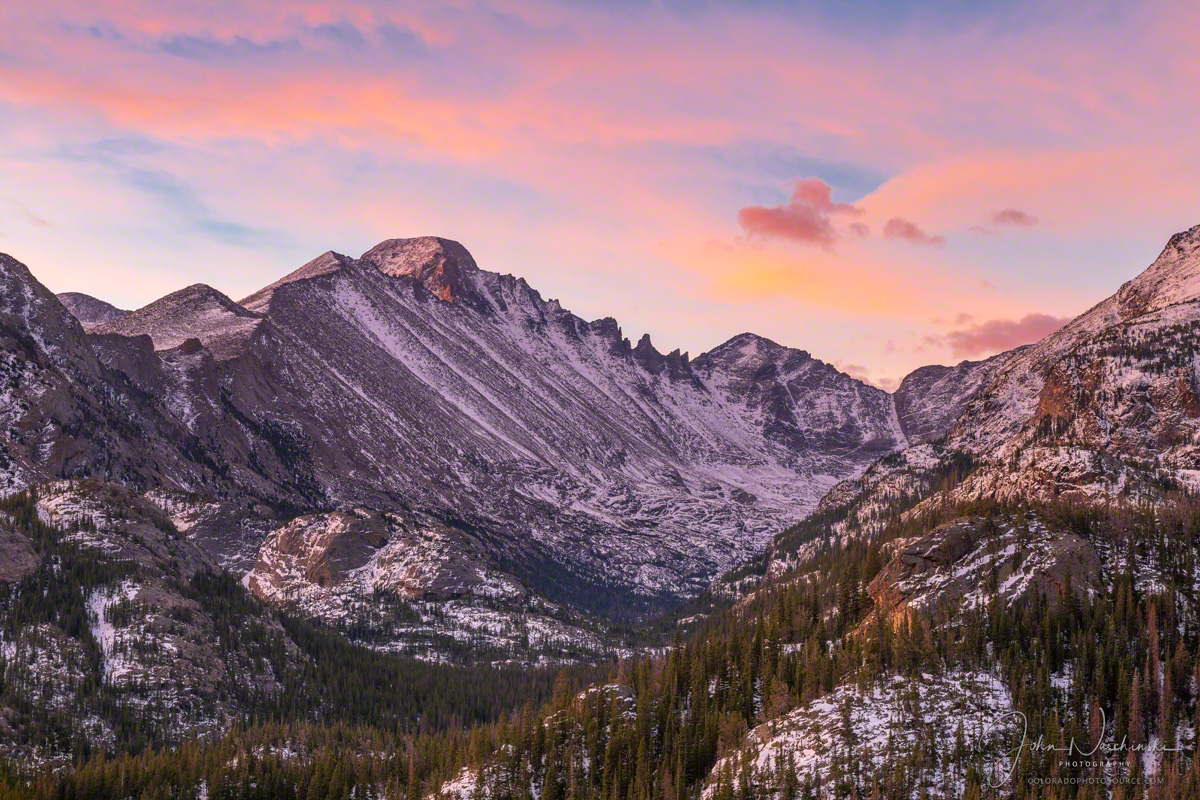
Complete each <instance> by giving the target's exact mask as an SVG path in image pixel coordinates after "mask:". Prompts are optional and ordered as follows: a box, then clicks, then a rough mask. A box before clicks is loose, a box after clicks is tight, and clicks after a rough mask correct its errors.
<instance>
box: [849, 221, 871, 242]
mask: <svg viewBox="0 0 1200 800" xmlns="http://www.w3.org/2000/svg"><path fill="white" fill-rule="evenodd" d="M847 230H849V231H850V233H852V234H854V235H855V236H857V237H858V238H860V239H865V238H867V237H868V236H870V235H871V229H870V228H868V227H867V226H866V225H864V224H863V223H861V222H851V223H850V224H849V225H848V226H847Z"/></svg>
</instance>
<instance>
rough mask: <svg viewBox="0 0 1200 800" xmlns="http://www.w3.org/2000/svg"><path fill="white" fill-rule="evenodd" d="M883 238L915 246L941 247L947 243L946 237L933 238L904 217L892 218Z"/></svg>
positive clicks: (884, 228)
mask: <svg viewBox="0 0 1200 800" xmlns="http://www.w3.org/2000/svg"><path fill="white" fill-rule="evenodd" d="M883 238H885V239H903V240H905V241H907V242H912V243H913V244H923V245H929V246H932V247H940V246H941V245H943V244H945V243H946V239H945V237H942V236H933V235H931V234H928V233H926V232H925V231H924V230H922V229H921V228H920V226H918V225H917V224H916V223H915V222H909V221H908V220H906V219H904V218H902V217H892V218H891V219H889V220H888V221H887V224H886V225H884V226H883Z"/></svg>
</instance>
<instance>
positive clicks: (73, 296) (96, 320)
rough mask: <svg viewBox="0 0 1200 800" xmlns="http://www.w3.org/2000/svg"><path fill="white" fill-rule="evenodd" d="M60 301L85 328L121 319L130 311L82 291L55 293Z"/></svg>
mask: <svg viewBox="0 0 1200 800" xmlns="http://www.w3.org/2000/svg"><path fill="white" fill-rule="evenodd" d="M55 296H56V297H57V298H58V301H59V302H60V303H62V304H63V305H64V306H66V309H67V311H70V312H71V314H72V315H73V316H74V317H75V319H77V320H79V324H80V325H82V326H83V327H84V330H91V329H92V328H94V327H95V326H97V325H101V324H103V323H105V322H112V321H113V320H117V319H120V318H121V317H123V316H125V315H126V314H128V313H129V312H128V311H126V310H124V309H121V308H117V307H116V306H114V305H112V304H111V303H106V302H104V301H103V300H100V299H97V298H95V297H92V296H91V295H87V294H83V293H82V292H61V293H59V294H58V295H55Z"/></svg>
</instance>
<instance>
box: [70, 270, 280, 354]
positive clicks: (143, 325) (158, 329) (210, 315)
mask: <svg viewBox="0 0 1200 800" xmlns="http://www.w3.org/2000/svg"><path fill="white" fill-rule="evenodd" d="M258 319H259V317H258V316H257V315H256V314H253V313H252V312H250V311H247V310H246V309H244V308H242V307H241V306H239V305H238V304H237V303H234V302H233V301H232V300H230V299H229V298H228V297H226V296H225V295H223V294H221V293H220V292H218V291H217V290H216V289H213V288H211V287H209V286H205V285H204V284H202V283H197V284H194V285H192V286H188V287H187V288H186V289H180V290H179V291H178V292H173V293H171V294H169V295H167V296H166V297H163V298H161V299H159V300H155V301H154V302H153V303H151V304H150V305H148V306H143V307H142V308H139V309H138V310H137V311H133V312H130V313H127V314H123V315H121V316H120V317H117V318H115V319H112V320H109V321H106V322H102V323H100V324H97V325H93V326H91V327H90V328H89V329H88V330H89V332H91V333H95V334H119V335H121V336H140V335H147V336H149V337H150V339H151V341H152V342H153V343H154V349H155V350H173V349H175V348H177V347H180V346H181V345H183V344H184V342H186V341H187V340H188V339H192V338H196V337H197V335H198V334H201V335H203V337H204V344H205V347H207V348H208V350H209V351H210V352H211V353H212V354H213V357H214V358H218V359H220V358H224V357H229V356H231V355H232V354H233V353H234V352H236V348H237V345H238V343H239V342H240V341H241V339H242V337H243V335H244V334H246V333H248V332H249V331H252V330H254V328H255V326H256V325H257V323H258Z"/></svg>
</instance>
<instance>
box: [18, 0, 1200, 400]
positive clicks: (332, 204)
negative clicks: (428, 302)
mask: <svg viewBox="0 0 1200 800" xmlns="http://www.w3.org/2000/svg"><path fill="white" fill-rule="evenodd" d="M1072 6H1074V7H1072ZM1083 6H1087V8H1086V10H1084V9H1083V8H1082V7H1083ZM1197 131H1200V6H1198V5H1197V4H1194V3H1183V2H1139V3H1118V2H1114V3H1108V2H1103V1H1102V0H1101V1H1100V2H1093V3H1088V4H1070V3H1061V2H1047V3H1041V2H1034V3H1027V2H1020V0H1016V2H1005V3H999V2H994V3H993V2H953V3H951V2H898V3H889V2H882V0H874V2H847V1H845V0H825V2H818V3H810V4H797V3H790V2H783V1H782V0H780V1H779V2H770V1H769V0H768V1H767V2H749V1H748V0H744V1H743V2H732V3H721V2H715V1H714V2H705V1H704V0H699V1H698V2H682V1H679V0H669V1H668V2H637V0H609V1H608V2H595V1H593V0H566V2H549V1H545V2H543V1H539V0H511V2H498V3H476V2H439V3H422V2H411V3H407V2H383V0H351V1H350V2H343V3H335V2H328V0H312V1H311V2H310V1H308V0H299V1H290V0H279V1H278V2H269V3H268V2H260V3H251V2H236V3H235V2H222V1H221V0H86V2H85V1H84V0H42V1H41V2H36V3H33V2H28V3H27V2H17V3H6V4H3V5H2V6H0V252H7V253H10V254H11V255H13V256H14V257H16V258H18V259H19V260H21V261H23V262H24V263H26V264H27V265H29V267H30V268H31V269H32V270H33V272H34V274H35V275H36V276H37V277H38V278H39V279H40V280H42V282H43V283H45V284H46V285H47V286H49V287H50V288H51V289H53V290H54V291H82V292H87V293H89V294H93V295H95V296H97V297H100V298H102V299H105V300H108V301H110V302H113V303H115V304H117V305H119V306H122V307H126V308H135V307H138V306H140V305H143V304H145V303H147V302H150V301H151V300H153V299H155V298H157V297H159V296H161V295H163V294H166V293H168V292H170V291H173V290H175V289H178V288H181V287H183V286H186V285H188V284H191V283H197V282H203V283H208V284H210V285H212V286H214V287H216V288H217V289H219V290H221V291H223V292H225V293H226V294H228V295H230V296H232V297H233V298H235V299H237V298H240V297H243V296H245V295H248V294H250V293H251V292H252V291H254V290H255V289H257V288H259V287H260V286H263V285H265V284H267V283H270V282H271V281H273V280H274V279H275V278H277V277H279V276H281V275H283V274H286V273H287V272H290V271H291V270H293V269H295V268H296V267H298V266H300V265H301V264H303V263H304V262H306V261H308V260H309V259H311V258H313V257H315V256H317V255H319V254H320V253H322V252H324V251H326V250H329V249H333V250H336V251H338V252H343V253H347V254H350V255H358V254H360V253H362V252H363V251H365V250H367V249H369V248H370V247H371V246H372V245H374V244H375V243H377V242H378V241H381V240H383V239H386V238H392V237H402V236H418V235H437V236H444V237H448V238H452V239H456V240H458V241H461V242H462V243H463V244H465V245H466V246H467V248H468V249H470V250H471V252H472V253H473V254H474V256H475V258H476V260H477V261H478V262H479V264H480V266H481V267H483V268H484V269H489V270H493V271H497V272H505V273H513V274H516V275H520V276H523V277H525V278H526V279H527V280H528V281H529V283H530V284H531V285H532V286H534V287H535V288H537V289H539V290H540V291H541V293H542V295H543V297H546V298H557V299H559V300H560V301H561V302H562V303H563V305H564V306H565V307H567V308H569V309H571V310H572V311H574V312H575V313H577V314H579V315H580V316H582V317H584V318H587V319H592V318H597V317H602V316H615V317H616V318H617V319H618V321H619V322H620V323H621V325H622V327H623V330H624V332H625V334H626V335H627V336H629V337H630V338H632V339H634V340H636V339H637V338H638V337H640V336H641V334H642V333H646V332H648V333H649V334H650V335H651V338H652V341H653V342H654V344H655V345H656V346H657V347H658V348H659V349H660V350H662V351H664V352H665V351H668V350H673V349H675V348H677V347H678V348H681V349H683V350H685V351H690V353H691V354H692V355H693V356H694V355H696V354H698V353H699V352H702V351H704V350H706V349H709V348H711V347H713V346H715V345H717V344H719V343H721V342H722V341H725V340H726V339H728V338H730V337H731V336H734V335H736V334H738V333H741V332H743V331H753V332H755V333H759V334H761V335H764V336H767V337H769V338H771V339H774V340H775V341H778V342H780V343H781V344H786V345H789V346H792V347H798V348H803V349H805V350H808V351H809V352H811V353H812V354H813V355H814V356H816V357H818V358H821V359H823V360H826V361H829V362H831V363H833V364H835V365H836V366H838V367H839V368H840V369H842V370H844V371H846V372H848V373H850V374H852V375H855V376H856V377H861V378H863V379H864V380H868V381H870V382H872V383H874V384H876V385H878V386H882V387H884V388H887V389H892V388H894V387H895V385H896V383H897V381H898V380H899V379H900V378H901V377H902V376H903V375H904V374H906V373H907V372H908V371H910V370H911V369H913V368H915V367H918V366H922V365H925V364H931V363H941V364H953V363H957V362H958V361H960V360H962V359H964V358H971V359H975V358H981V357H984V356H987V355H990V354H992V353H995V352H998V351H1000V350H1004V349H1007V348H1009V347H1012V346H1015V345H1018V344H1022V343H1025V342H1029V341H1034V340H1036V339H1038V338H1040V337H1041V336H1043V335H1045V334H1046V333H1048V332H1050V331H1052V330H1054V329H1055V328H1056V327H1057V326H1059V325H1061V324H1062V323H1063V322H1064V321H1065V320H1066V319H1068V318H1070V317H1072V316H1074V315H1076V314H1078V313H1081V312H1083V311H1085V310H1086V309H1087V308H1089V307H1090V306H1091V305H1093V304H1094V303H1096V302H1098V301H1099V300H1101V299H1102V298H1104V297H1105V296H1107V295H1109V294H1111V293H1112V292H1113V291H1115V290H1116V289H1117V287H1118V286H1119V285H1120V284H1121V283H1123V282H1124V281H1126V280H1128V279H1130V278H1132V277H1133V276H1134V275H1136V274H1137V273H1138V272H1140V271H1141V270H1142V269H1144V268H1145V267H1146V266H1147V265H1148V264H1149V263H1150V262H1151V261H1153V259H1154V258H1155V256H1156V255H1157V254H1158V252H1159V251H1160V250H1161V249H1162V246H1163V245H1164V244H1165V242H1166V240H1167V238H1168V237H1169V236H1170V235H1171V234H1172V233H1174V232H1176V231H1179V230H1183V229H1186V228H1189V227H1191V226H1192V225H1195V224H1197V223H1200V135H1198V134H1197Z"/></svg>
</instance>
